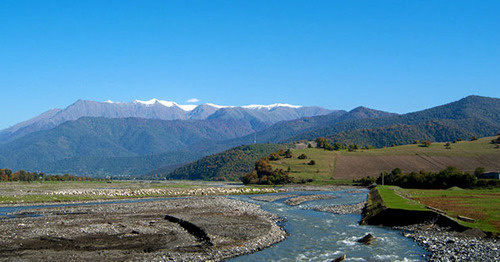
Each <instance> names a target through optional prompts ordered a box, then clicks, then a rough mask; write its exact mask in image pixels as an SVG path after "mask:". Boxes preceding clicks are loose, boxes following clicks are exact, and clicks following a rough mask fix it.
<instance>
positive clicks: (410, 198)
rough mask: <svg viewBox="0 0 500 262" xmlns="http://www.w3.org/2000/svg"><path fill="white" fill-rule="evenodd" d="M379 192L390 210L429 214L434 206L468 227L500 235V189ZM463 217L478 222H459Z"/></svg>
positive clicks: (390, 188)
mask: <svg viewBox="0 0 500 262" xmlns="http://www.w3.org/2000/svg"><path fill="white" fill-rule="evenodd" d="M377 190H378V192H379V194H380V196H381V197H382V200H383V202H384V205H385V206H386V207H388V208H395V209H404V210H422V211H423V210H429V209H426V208H425V206H431V207H434V208H437V209H440V210H442V211H444V212H445V213H446V214H447V215H448V216H450V217H452V218H455V220H456V221H457V222H458V223H459V224H462V225H464V226H468V227H477V228H479V229H482V230H484V231H489V232H495V233H498V232H500V188H495V189H460V188H450V189H447V190H436V189H434V190H423V189H403V188H400V187H396V186H377ZM459 215H460V216H465V217H469V218H473V219H475V220H476V221H475V222H474V223H469V222H465V221H462V220H459V219H457V216H459Z"/></svg>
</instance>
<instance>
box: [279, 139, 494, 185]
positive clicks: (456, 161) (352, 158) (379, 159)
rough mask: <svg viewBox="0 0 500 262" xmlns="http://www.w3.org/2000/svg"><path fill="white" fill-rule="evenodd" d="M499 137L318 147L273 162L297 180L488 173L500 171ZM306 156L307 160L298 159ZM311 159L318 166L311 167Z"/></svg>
mask: <svg viewBox="0 0 500 262" xmlns="http://www.w3.org/2000/svg"><path fill="white" fill-rule="evenodd" d="M494 138H495V137H485V138H481V139H479V140H476V141H461V142H457V143H451V144H450V146H449V149H447V147H446V146H445V143H433V144H431V146H430V147H422V146H421V145H420V144H409V145H404V146H395V147H388V148H381V149H363V150H356V151H354V152H349V151H347V150H340V151H327V150H324V149H318V148H306V149H296V150H293V158H289V159H287V158H284V159H280V160H278V161H271V164H272V165H273V166H274V167H275V168H282V169H284V170H288V169H289V170H290V175H291V176H292V177H295V178H296V179H299V180H300V179H313V180H315V181H332V180H333V179H341V180H345V179H348V180H352V179H359V178H361V177H365V176H378V175H379V174H380V172H382V171H387V172H389V171H391V170H392V169H394V168H396V167H399V168H401V169H402V170H403V172H411V171H416V172H418V171H420V170H426V171H439V170H441V169H443V168H445V167H447V166H455V167H457V168H458V169H460V170H462V171H467V172H471V173H472V172H473V171H474V169H476V168H477V167H480V166H481V167H484V168H486V170H487V171H498V170H500V149H498V148H495V145H493V144H491V143H490V141H491V140H492V139H494ZM301 154H305V155H306V156H307V159H298V158H297V157H298V156H299V155H301ZM311 160H314V161H315V162H316V164H315V165H308V164H307V163H309V162H310V161H311Z"/></svg>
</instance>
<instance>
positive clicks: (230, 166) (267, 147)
mask: <svg viewBox="0 0 500 262" xmlns="http://www.w3.org/2000/svg"><path fill="white" fill-rule="evenodd" d="M280 148H283V145H276V144H256V145H248V146H239V147H235V148H232V149H230V150H227V151H224V152H222V153H218V154H214V155H210V156H207V157H204V158H202V159H200V160H197V161H194V162H192V163H189V164H187V165H185V166H183V167H180V168H177V169H175V170H174V171H173V172H172V173H170V174H168V175H166V177H167V178H170V179H201V180H239V178H240V177H241V176H242V175H244V174H246V173H248V172H250V171H252V170H253V168H254V166H255V161H257V160H258V159H260V158H262V157H264V156H267V155H269V154H270V153H272V152H275V151H277V150H278V149H280ZM163 171H165V170H163ZM154 174H156V175H157V176H162V177H163V176H165V173H162V170H158V171H153V172H151V173H150V175H154Z"/></svg>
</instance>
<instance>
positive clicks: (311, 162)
mask: <svg viewBox="0 0 500 262" xmlns="http://www.w3.org/2000/svg"><path fill="white" fill-rule="evenodd" d="M307 164H308V165H310V166H314V165H316V161H314V160H311V161H309V163H307Z"/></svg>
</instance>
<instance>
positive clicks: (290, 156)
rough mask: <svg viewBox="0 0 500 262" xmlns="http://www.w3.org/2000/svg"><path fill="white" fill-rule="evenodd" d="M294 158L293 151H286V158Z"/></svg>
mask: <svg viewBox="0 0 500 262" xmlns="http://www.w3.org/2000/svg"><path fill="white" fill-rule="evenodd" d="M292 157H293V154H292V150H290V149H287V150H286V151H285V158H292Z"/></svg>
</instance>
